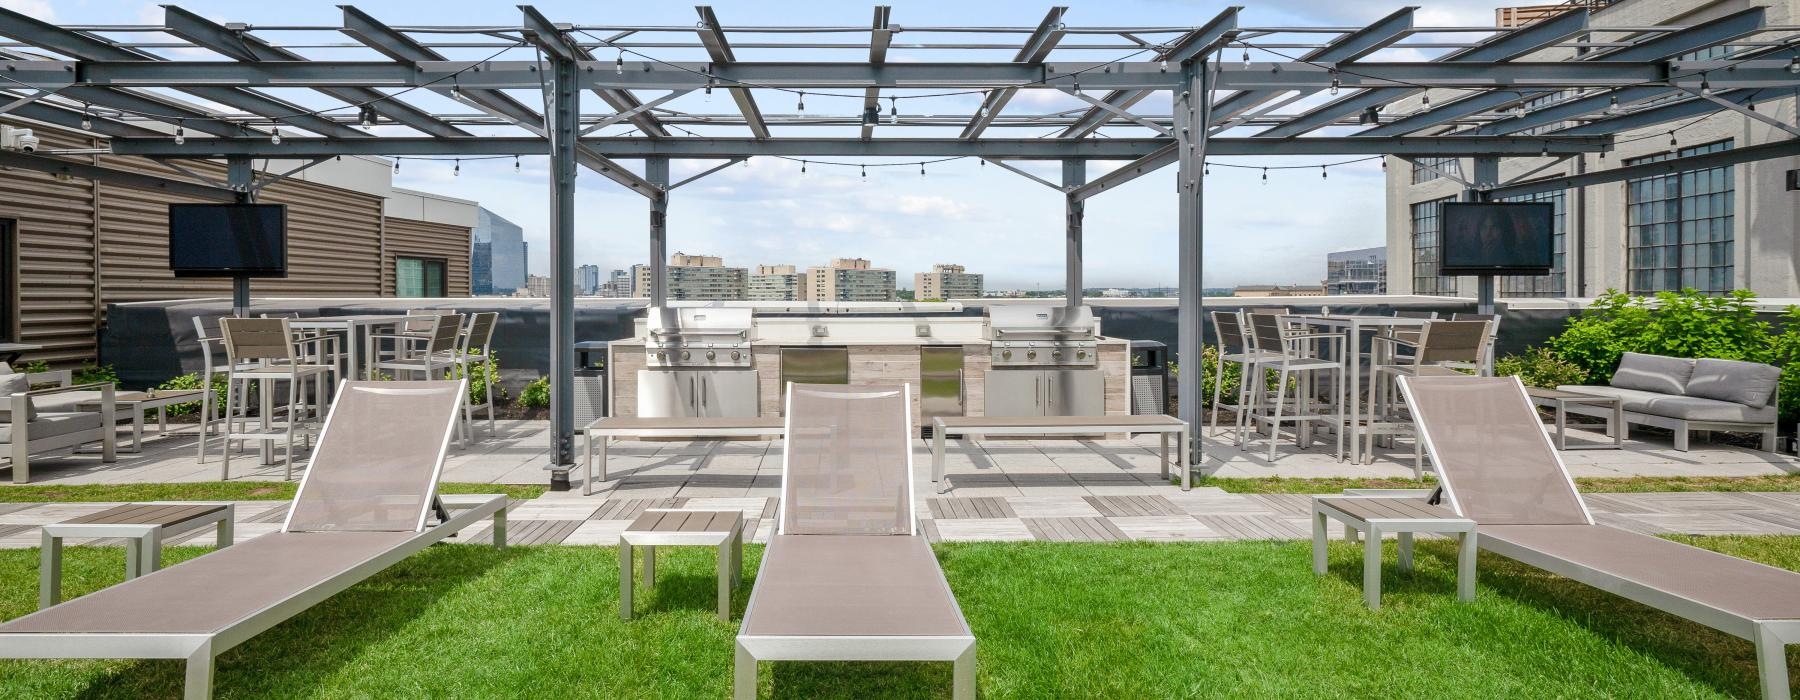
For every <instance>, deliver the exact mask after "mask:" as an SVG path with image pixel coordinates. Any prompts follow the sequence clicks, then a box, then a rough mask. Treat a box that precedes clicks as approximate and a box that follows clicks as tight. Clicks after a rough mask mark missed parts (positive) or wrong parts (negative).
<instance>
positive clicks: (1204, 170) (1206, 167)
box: [1200, 162, 1212, 175]
mask: <svg viewBox="0 0 1800 700" xmlns="http://www.w3.org/2000/svg"><path fill="white" fill-rule="evenodd" d="M1200 174H1201V175H1211V174H1212V163H1207V162H1202V163H1201V164H1200Z"/></svg>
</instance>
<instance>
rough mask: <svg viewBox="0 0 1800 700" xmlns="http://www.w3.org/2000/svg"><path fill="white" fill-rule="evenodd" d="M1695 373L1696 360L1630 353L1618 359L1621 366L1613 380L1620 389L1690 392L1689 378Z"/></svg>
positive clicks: (1676, 392)
mask: <svg viewBox="0 0 1800 700" xmlns="http://www.w3.org/2000/svg"><path fill="white" fill-rule="evenodd" d="M1693 375H1694V361H1693V360H1690V359H1687V358H1684V357H1664V356H1662V355H1645V354H1643V353H1638V352H1628V353H1625V355H1624V356H1623V357H1620V358H1619V368H1618V369H1617V370H1614V371H1613V376H1612V382H1611V383H1612V385H1613V386H1615V387H1618V388H1620V389H1637V390H1639V391H1653V392H1656V393H1659V394H1674V395H1677V396H1679V395H1681V394H1684V393H1686V392H1687V383H1688V378H1690V377H1692V376H1693Z"/></svg>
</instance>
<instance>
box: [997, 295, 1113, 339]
mask: <svg viewBox="0 0 1800 700" xmlns="http://www.w3.org/2000/svg"><path fill="white" fill-rule="evenodd" d="M988 339H989V340H993V341H995V342H1008V341H1034V340H1036V341H1083V340H1093V339H1094V310H1093V308H1092V307H1088V306H1085V305H1084V306H1077V307H1074V308H1070V307H1067V306H1022V305H1021V306H1015V305H1010V304H1008V305H1002V306H991V307H988Z"/></svg>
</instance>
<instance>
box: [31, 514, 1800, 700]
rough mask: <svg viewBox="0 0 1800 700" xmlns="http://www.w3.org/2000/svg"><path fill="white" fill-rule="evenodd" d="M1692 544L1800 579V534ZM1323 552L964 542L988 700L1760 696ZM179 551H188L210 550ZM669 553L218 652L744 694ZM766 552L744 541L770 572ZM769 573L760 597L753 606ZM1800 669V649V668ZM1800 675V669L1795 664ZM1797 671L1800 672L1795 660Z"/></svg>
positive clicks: (405, 603) (1558, 614) (1572, 606)
mask: <svg viewBox="0 0 1800 700" xmlns="http://www.w3.org/2000/svg"><path fill="white" fill-rule="evenodd" d="M1689 541H1693V542H1696V543H1698V544H1701V545H1703V546H1707V547H1711V548H1713V549H1718V550H1721V551H1726V552H1730V553H1733V554H1738V555H1741V556H1747V557H1751V558H1755V559H1758V560H1761V561H1765V562H1769V563H1772V564H1775V565H1779V566H1784V567H1787V568H1791V569H1800V538H1792V537H1732V538H1698V539H1692V540H1689ZM1308 547H1309V545H1308V544H1307V543H1303V542H1283V543H1270V542H1230V543H1206V544H1173V545H1158V544H1052V543H1005V544H1000V543H993V544H985V543H984V544H946V545H940V546H939V547H938V549H937V551H938V556H939V559H940V560H941V561H942V562H943V565H944V569H945V571H946V573H947V574H948V576H949V579H950V583H951V586H952V587H953V588H954V589H955V591H956V594H957V597H958V598H959V599H960V601H961V603H962V607H963V610H964V612H965V613H966V614H967V616H968V618H969V622H970V624H971V625H972V626H973V627H974V630H975V634H976V637H977V638H978V639H979V640H980V647H979V664H980V669H979V682H980V690H981V694H982V695H983V696H984V697H1004V698H1011V697H1109V698H1137V697H1193V696H1208V697H1211V696H1222V697H1272V696H1282V697H1313V698H1339V697H1419V698H1426V697H1429V698H1444V697H1467V698H1497V697H1509V698H1511V697H1544V698H1553V697H1726V696H1737V697H1749V696H1752V695H1754V694H1755V692H1756V674H1755V666H1754V661H1753V658H1752V655H1751V647H1750V644H1749V643H1748V642H1744V641H1742V640H1739V639H1736V638H1734V637H1728V636H1726V635H1723V634H1719V633H1715V632H1713V631H1711V630H1709V629H1707V628H1704V627H1701V626H1699V625H1695V624H1691V623H1687V622H1684V621H1682V620H1679V619H1676V618H1673V617H1670V616H1668V615H1664V614H1662V613H1658V612H1655V611H1652V610H1649V609H1646V608H1642V607H1639V606H1636V605H1633V604H1629V603H1626V602H1624V601H1622V600H1620V599H1617V598H1613V597H1611V596H1607V595H1605V594H1601V593H1598V592H1596V591H1593V590H1591V589H1588V588H1586V587H1584V586H1581V585H1578V584H1574V583H1571V582H1569V581H1566V580H1563V579H1558V578H1555V577H1551V576H1547V575H1543V574H1540V573H1538V572H1536V571H1534V570H1530V569H1527V568H1524V567H1521V566H1517V565H1513V564H1511V563H1509V562H1506V561H1504V560H1501V559H1498V558H1494V557H1490V556H1484V557H1483V559H1482V562H1481V570H1482V574H1483V578H1482V581H1481V589H1480V596H1479V598H1478V600H1477V601H1476V602H1474V603H1471V604H1462V603H1457V602H1456V601H1455V596H1454V585H1453V578H1452V576H1453V573H1452V571H1453V569H1452V566H1453V559H1452V558H1451V557H1452V553H1451V551H1450V549H1449V547H1447V546H1445V543H1443V542H1423V543H1421V549H1422V555H1421V556H1420V557H1419V560H1418V568H1417V570H1416V571H1415V572H1413V573H1412V574H1409V575H1402V574H1400V573H1398V572H1396V571H1394V570H1393V569H1392V566H1391V561H1392V556H1393V555H1392V547H1391V546H1390V548H1389V550H1390V551H1389V561H1390V567H1389V571H1388V575H1387V577H1386V580H1387V592H1388V594H1387V597H1386V599H1385V607H1384V609H1383V610H1381V611H1379V612H1371V611H1369V610H1368V609H1366V608H1364V607H1363V605H1362V602H1361V600H1362V599H1361V590H1360V584H1359V582H1360V571H1361V569H1360V565H1359V563H1358V562H1359V560H1358V558H1357V553H1356V551H1355V550H1354V548H1352V547H1348V546H1342V545H1338V546H1336V547H1334V549H1333V552H1332V563H1331V567H1332V568H1331V573H1330V575H1328V576H1326V577H1324V578H1315V577H1314V576H1313V574H1312V572H1311V569H1310V566H1309V557H1308ZM206 551H208V550H206V549H203V548H189V547H183V548H173V549H171V550H170V551H169V552H168V556H169V558H170V559H171V560H175V559H184V558H188V557H193V556H196V555H199V554H202V553H204V552H206ZM666 551H667V554H666V556H665V558H664V561H663V562H659V564H663V565H662V566H659V567H658V568H659V569H660V570H661V574H662V585H661V586H660V587H659V588H658V589H656V590H655V591H654V592H649V591H644V590H643V589H640V595H641V596H642V597H641V598H640V599H639V602H638V605H639V607H638V613H639V617H638V618H637V619H636V620H633V621H631V622H624V621H621V620H620V619H619V617H618V582H617V571H618V563H617V560H616V555H615V553H614V550H612V549H610V548H597V547H572V546H546V547H520V548H513V549H510V550H506V551H497V550H493V549H490V548H485V547H475V546H466V545H440V546H436V547H432V548H430V549H428V550H427V551H425V552H423V553H420V554H418V555H415V556H413V557H412V558H410V559H408V560H406V561H405V562H403V563H402V564H400V565H398V566H396V567H394V568H392V569H390V570H388V571H387V572H385V573H383V574H381V575H379V576H377V577H375V578H374V579H372V580H370V581H368V582H365V583H363V584H361V585H358V586H356V587H354V588H352V589H350V590H349V591H346V592H345V593H343V594H340V595H338V596H337V597H335V598H333V599H331V600H329V601H327V602H326V603H324V604H322V605H320V606H318V607H316V608H314V609H313V610H311V611H309V612H307V613H305V614H303V615H301V616H299V617H297V618H295V619H294V620H292V621H289V622H287V623H285V624H283V625H280V626H278V627H276V628H275V629H273V630H270V631H269V632H267V633H265V634H263V635H261V636H259V637H257V638H255V639H252V640H251V641H249V642H248V643H246V644H244V645H242V646H240V647H238V648H236V649H233V650H231V651H229V652H227V653H226V654H224V655H223V656H222V657H221V658H220V660H219V666H218V670H219V676H218V680H217V685H216V688H217V692H218V695H219V696H220V697H280V698H293V697H320V698H338V697H434V698H436V697H442V698H455V697H593V698H686V697H723V696H725V695H727V694H728V693H729V690H730V682H731V665H732V642H731V640H732V636H733V635H734V634H735V631H736V624H735V623H733V624H729V625H728V624H725V623H721V622H719V621H718V619H717V617H716V616H715V614H714V613H713V600H712V595H713V590H714V589H713V580H712V572H713V560H712V556H711V554H710V553H709V552H707V551H706V550H704V549H699V548H678V549H674V550H672V551H668V550H666ZM760 554H761V548H760V547H750V548H748V550H747V551H746V552H745V558H746V562H745V564H746V566H747V567H750V571H751V572H754V567H755V565H756V563H757V562H758V560H759V558H760ZM36 561H37V559H36V552H35V551H34V550H11V551H4V552H0V617H4V618H12V617H16V616H18V615H22V614H25V613H27V612H30V611H31V610H32V609H33V607H34V606H35V591H36V574H37V572H36V568H37V567H36ZM122 566H123V558H122V553H121V552H120V550H118V549H94V548H76V549H74V550H72V551H71V552H70V553H69V555H68V571H69V572H68V575H67V578H66V579H65V581H66V585H67V586H68V588H69V590H70V591H71V592H72V593H79V592H85V591H89V590H93V589H95V588H97V587H100V586H103V585H107V584H110V583H113V582H116V580H117V579H118V578H119V576H120V571H121V567H122ZM748 590H749V589H748V586H747V585H746V587H744V588H741V589H740V590H739V593H738V595H737V597H736V608H737V610H738V612H739V613H740V614H741V612H742V610H743V606H744V601H745V600H746V599H747V597H748ZM1797 666H1800V665H1797ZM1795 671H1796V672H1797V674H1800V667H1797V668H1796V669H1795ZM761 677H762V679H763V684H764V687H763V692H764V694H765V695H766V696H770V695H772V696H775V697H807V698H811V697H913V696H943V695H947V694H948V692H949V687H950V667H949V665H948V664H903V663H888V664H796V663H788V664H764V665H763V669H762V674H761ZM1796 677H1800V675H1797V676H1796ZM180 679H181V664H180V663H178V662H172V661H0V695H3V696H5V697H7V698H40V697H95V698H113V697H121V698H123V697H131V698H136V697H164V696H173V695H176V694H177V693H178V690H179V687H180V686H179V684H180Z"/></svg>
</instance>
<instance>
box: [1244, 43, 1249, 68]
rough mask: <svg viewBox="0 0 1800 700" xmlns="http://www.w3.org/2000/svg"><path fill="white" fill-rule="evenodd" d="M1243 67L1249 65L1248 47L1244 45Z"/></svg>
mask: <svg viewBox="0 0 1800 700" xmlns="http://www.w3.org/2000/svg"><path fill="white" fill-rule="evenodd" d="M1244 67H1245V68H1249V67H1250V47H1248V46H1246V47H1244Z"/></svg>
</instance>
